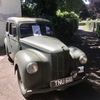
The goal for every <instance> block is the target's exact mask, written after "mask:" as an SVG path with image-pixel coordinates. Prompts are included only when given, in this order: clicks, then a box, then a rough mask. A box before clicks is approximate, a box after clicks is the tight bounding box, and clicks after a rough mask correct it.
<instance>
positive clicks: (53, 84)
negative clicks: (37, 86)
mask: <svg viewBox="0 0 100 100" xmlns="http://www.w3.org/2000/svg"><path fill="white" fill-rule="evenodd" d="M70 82H73V78H72V76H70V77H66V78H62V79H57V80H53V81H51V82H50V87H51V88H55V87H59V86H62V85H64V84H67V83H70Z"/></svg>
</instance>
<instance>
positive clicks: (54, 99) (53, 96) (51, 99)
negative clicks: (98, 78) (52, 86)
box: [27, 82, 100, 100]
mask: <svg viewBox="0 0 100 100" xmlns="http://www.w3.org/2000/svg"><path fill="white" fill-rule="evenodd" d="M27 100H100V93H99V92H98V91H96V90H95V89H94V88H92V87H91V86H90V84H88V83H87V82H83V83H80V84H77V85H75V86H71V87H69V88H67V89H66V90H64V91H59V92H58V91H53V92H48V93H44V94H38V95H32V96H31V97H30V98H27Z"/></svg>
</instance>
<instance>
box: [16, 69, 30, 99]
mask: <svg viewBox="0 0 100 100" xmlns="http://www.w3.org/2000/svg"><path fill="white" fill-rule="evenodd" d="M17 79H18V85H19V88H20V91H21V93H22V95H23V96H24V97H28V96H29V95H28V94H27V90H26V89H25V87H24V84H23V82H22V78H21V76H20V73H19V70H17Z"/></svg>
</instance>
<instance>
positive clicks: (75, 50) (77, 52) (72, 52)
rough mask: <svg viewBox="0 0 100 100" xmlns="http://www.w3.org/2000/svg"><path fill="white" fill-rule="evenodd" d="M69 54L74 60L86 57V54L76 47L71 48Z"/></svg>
mask: <svg viewBox="0 0 100 100" xmlns="http://www.w3.org/2000/svg"><path fill="white" fill-rule="evenodd" d="M69 53H70V55H71V57H72V58H73V59H78V58H79V57H80V56H82V55H85V53H84V52H83V51H82V50H80V49H78V48H76V47H74V46H71V47H69Z"/></svg>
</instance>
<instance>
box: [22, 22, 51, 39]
mask: <svg viewBox="0 0 100 100" xmlns="http://www.w3.org/2000/svg"><path fill="white" fill-rule="evenodd" d="M52 34H53V30H52V27H51V25H45V24H31V23H24V24H21V25H20V35H21V37H27V36H41V35H52Z"/></svg>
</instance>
